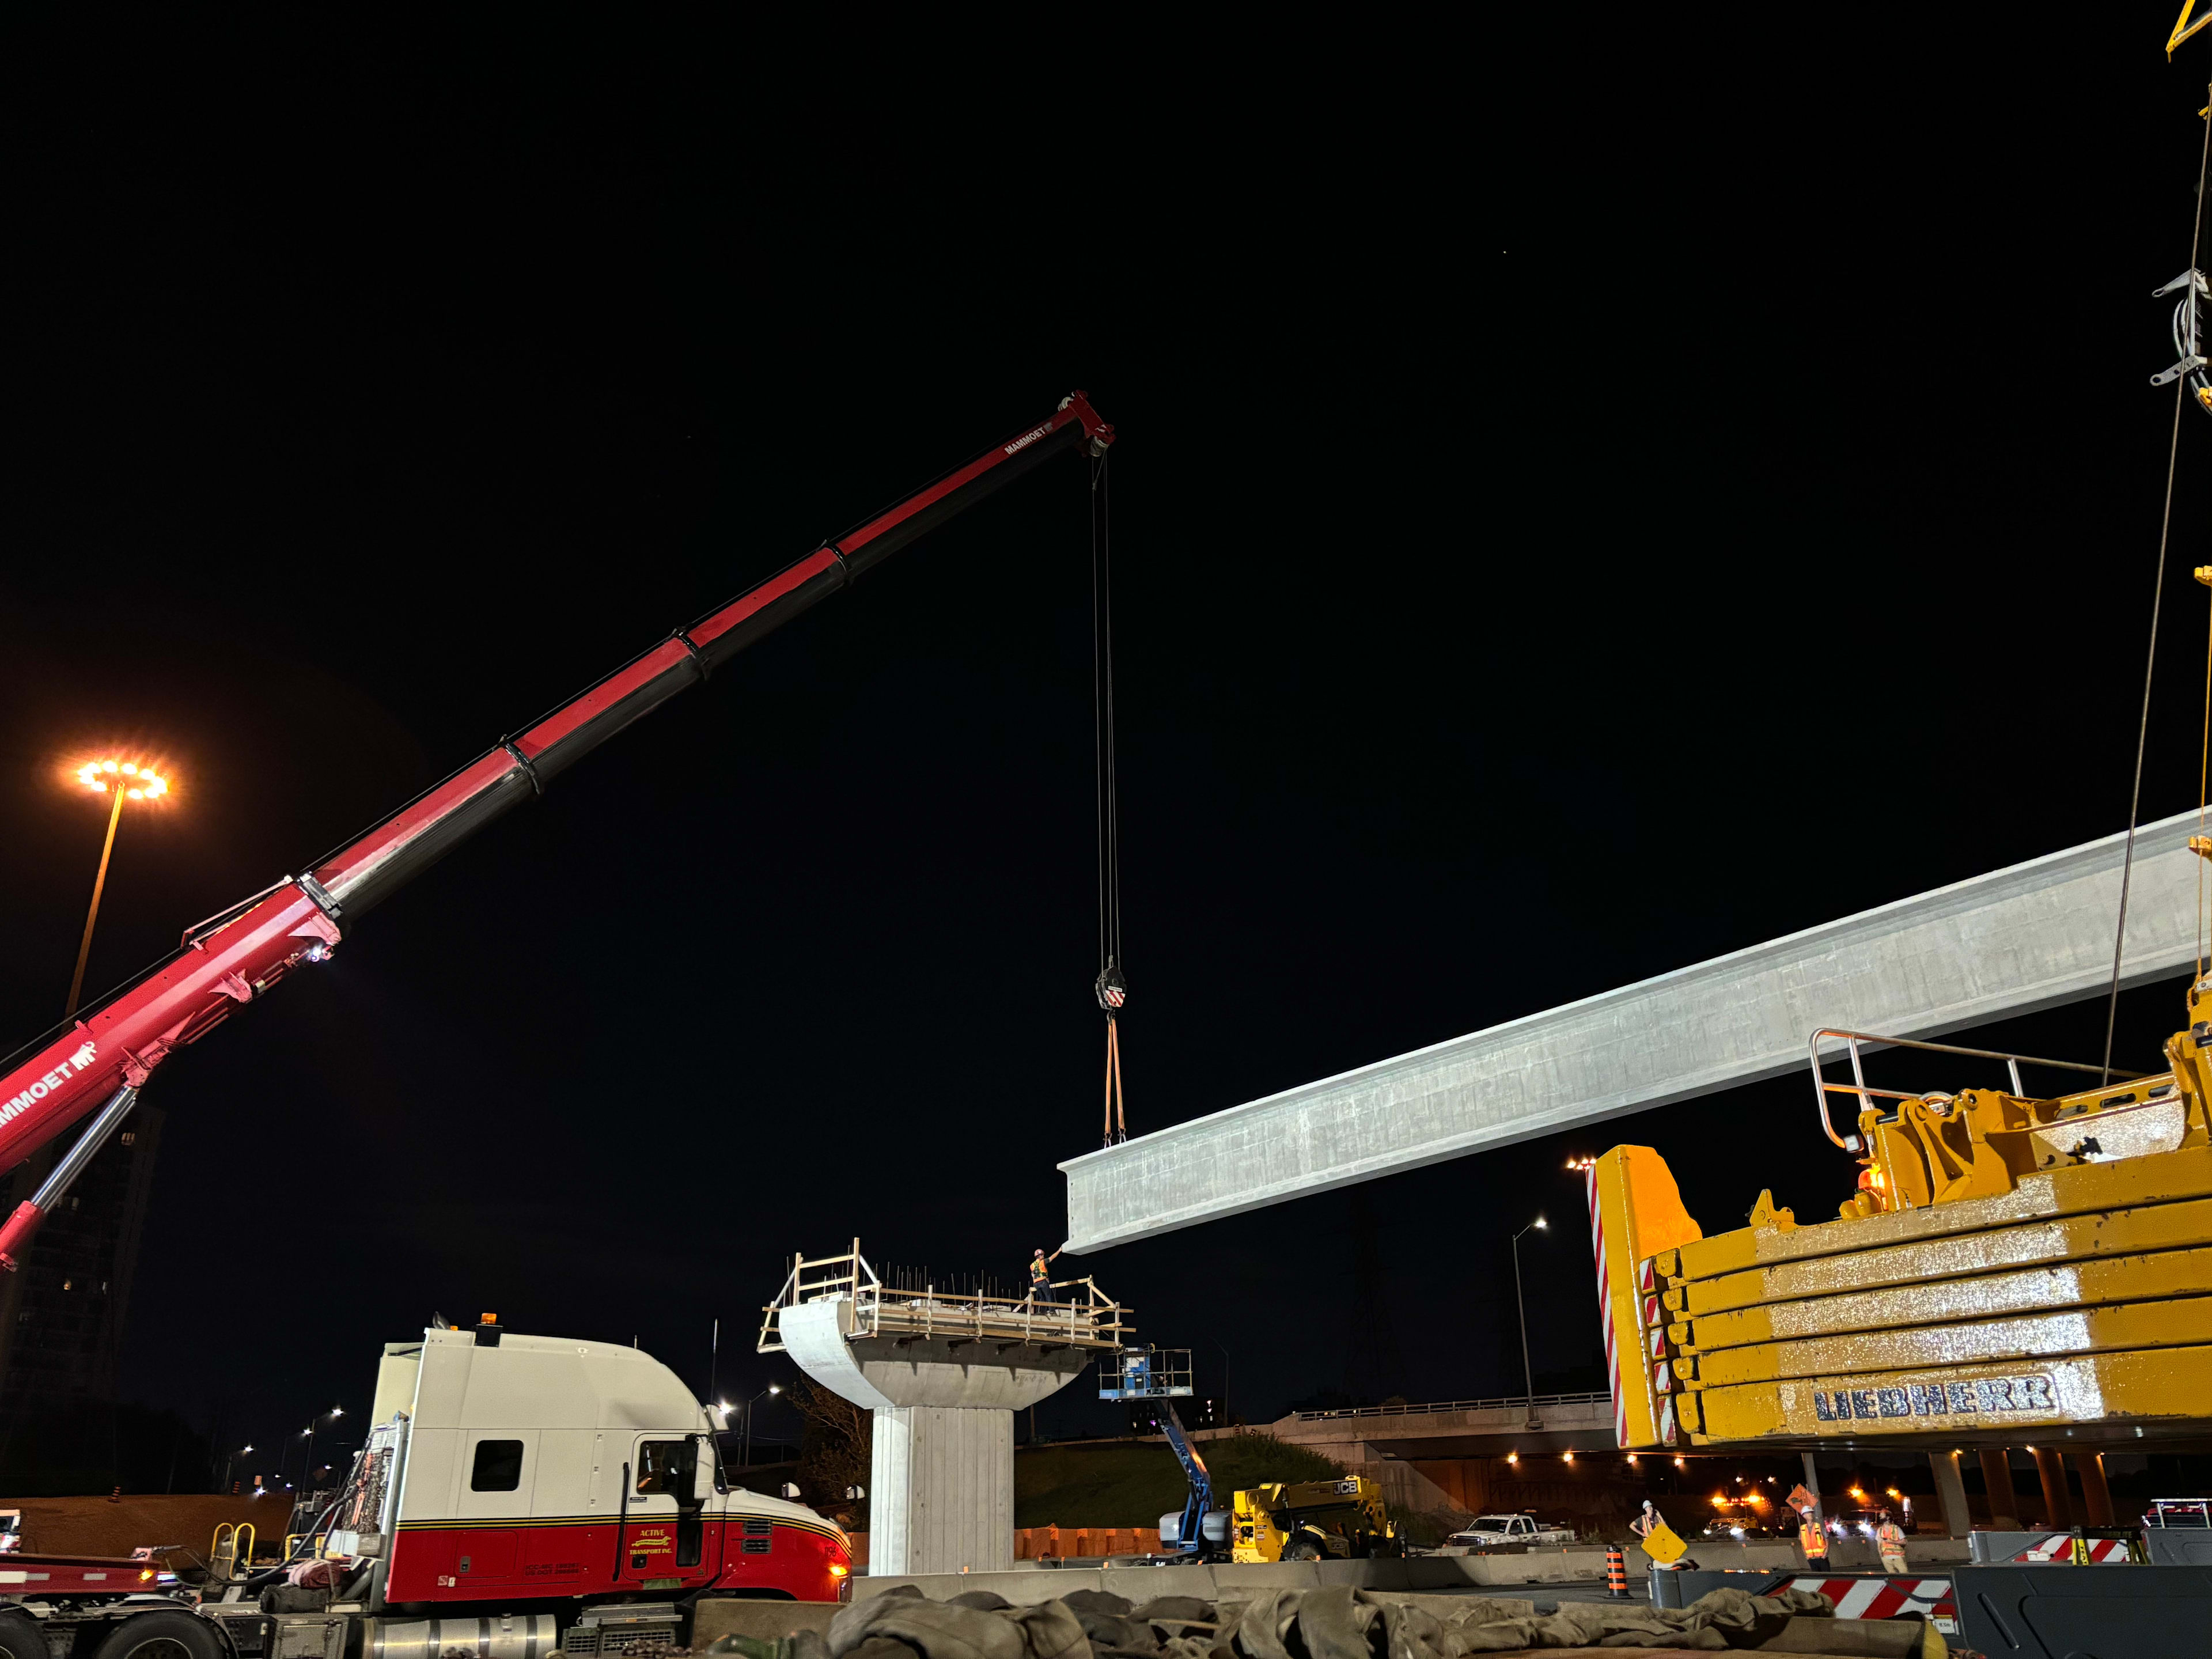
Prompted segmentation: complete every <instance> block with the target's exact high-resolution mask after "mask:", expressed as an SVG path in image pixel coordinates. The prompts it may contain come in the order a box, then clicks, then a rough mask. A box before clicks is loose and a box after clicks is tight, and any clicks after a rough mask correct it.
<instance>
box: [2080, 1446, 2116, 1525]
mask: <svg viewBox="0 0 2212 1659" xmlns="http://www.w3.org/2000/svg"><path fill="white" fill-rule="evenodd" d="M2074 1472H2075V1474H2078V1475H2080V1476H2081V1524H2082V1525H2083V1526H2085V1527H2109V1526H2111V1525H2112V1524H2113V1522H2112V1488H2111V1487H2110V1486H2106V1484H2105V1459H2104V1455H2103V1454H2102V1453H2100V1452H2091V1451H2078V1452H2075V1454H2074Z"/></svg>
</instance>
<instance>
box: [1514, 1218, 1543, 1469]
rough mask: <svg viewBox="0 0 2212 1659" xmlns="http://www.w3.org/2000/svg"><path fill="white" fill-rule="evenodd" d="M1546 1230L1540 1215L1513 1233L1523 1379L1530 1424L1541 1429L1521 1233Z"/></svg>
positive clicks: (1515, 1307)
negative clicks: (1523, 1284) (1530, 1348)
mask: <svg viewBox="0 0 2212 1659" xmlns="http://www.w3.org/2000/svg"><path fill="white" fill-rule="evenodd" d="M1530 1231H1534V1232H1542V1231H1545V1224H1544V1218H1543V1217H1541V1216H1538V1217H1537V1218H1535V1219H1534V1221H1532V1222H1530V1223H1529V1224H1528V1225H1527V1226H1526V1227H1523V1228H1522V1230H1521V1232H1519V1233H1516V1234H1514V1235H1513V1306H1514V1309H1515V1310H1516V1312H1518V1313H1519V1314H1520V1316H1521V1381H1522V1385H1523V1386H1524V1387H1525V1388H1526V1389H1528V1396H1527V1397H1528V1426H1529V1427H1530V1428H1532V1429H1541V1428H1542V1427H1543V1426H1544V1424H1543V1419H1541V1418H1539V1417H1538V1416H1537V1415H1536V1374H1535V1372H1534V1370H1531V1369H1530V1368H1529V1364H1528V1299H1527V1298H1526V1297H1523V1296H1522V1294H1521V1233H1526V1232H1530Z"/></svg>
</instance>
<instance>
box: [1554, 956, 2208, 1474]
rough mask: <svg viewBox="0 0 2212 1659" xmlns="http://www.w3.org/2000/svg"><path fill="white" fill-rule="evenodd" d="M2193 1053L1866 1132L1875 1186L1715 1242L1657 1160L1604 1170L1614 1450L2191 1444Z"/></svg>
mask: <svg viewBox="0 0 2212 1659" xmlns="http://www.w3.org/2000/svg"><path fill="white" fill-rule="evenodd" d="M2192 1002H2193V999H2192ZM2191 1014H2192V1016H2195V1015H2196V1014H2197V1009H2196V1007H2195V1006H2192V1007H2191ZM2205 1036H2212V1031H2208V1030H2207V1029H2206V1028H2205V1026H2204V1025H2203V1024H2196V1025H2194V1026H2193V1029H2192V1030H2191V1031H2190V1032H2187V1033H2185V1034H2183V1035H2182V1036H2179V1037H2177V1038H2176V1039H2175V1041H2174V1042H2173V1043H2172V1044H2171V1045H2169V1047H2168V1050H2167V1053H2168V1055H2169V1058H2170V1059H2171V1060H2172V1061H2173V1062H2174V1072H2173V1073H2171V1074H2168V1075H2167V1076H2165V1077H2160V1078H2154V1079H2142V1080H2141V1081H2139V1082H2138V1083H2136V1084H2135V1085H2132V1087H2131V1088H2129V1089H2119V1088H2100V1090H2098V1091H2094V1092H2093V1093H2092V1094H2087V1095H2083V1096H2076V1097H2068V1098H2066V1099H2063V1100H2057V1101H2029V1100H2026V1099H2023V1098H2021V1097H2013V1096H2003V1097H1985V1098H1981V1099H1977V1098H1975V1097H1972V1096H1971V1095H1962V1096H1960V1097H1946V1096H1928V1097H1917V1098H1914V1099H1911V1100H1906V1101H1903V1102H1900V1103H1899V1105H1898V1107H1897V1108H1896V1109H1895V1110H1893V1111H1892V1112H1887V1113H1877V1112H1875V1110H1873V1109H1869V1110H1868V1111H1866V1112H1865V1113H1863V1115H1862V1118H1861V1121H1860V1130H1861V1144H1862V1145H1863V1146H1865V1147H1867V1148H1869V1157H1868V1158H1866V1159H1864V1160H1863V1162H1865V1163H1866V1164H1867V1165H1868V1167H1869V1177H1868V1178H1865V1179H1863V1180H1862V1182H1861V1185H1860V1190H1859V1192H1858V1193H1857V1194H1856V1195H1855V1196H1854V1198H1853V1200H1851V1201H1850V1202H1848V1203H1846V1204H1845V1205H1844V1213H1843V1215H1842V1216H1841V1217H1840V1218H1838V1219H1837V1220H1834V1221H1830V1222H1826V1223H1822V1224H1819V1225H1809V1226H1800V1225H1798V1224H1797V1221H1796V1217H1795V1216H1794V1215H1793V1214H1792V1213H1791V1212H1790V1211H1788V1210H1786V1209H1778V1208H1777V1207H1776V1206H1774V1204H1773V1202H1772V1200H1771V1198H1770V1197H1768V1196H1767V1195H1766V1194H1761V1195H1760V1198H1759V1203H1758V1205H1757V1206H1755V1207H1754V1209H1753V1212H1752V1214H1751V1218H1750V1220H1751V1225H1748V1226H1747V1227H1742V1228H1740V1229H1738V1230H1736V1231H1733V1232H1726V1233H1720V1234H1717V1235H1715V1236H1713V1237H1705V1236H1704V1235H1703V1233H1702V1231H1701V1230H1700V1229H1699V1226H1698V1225H1697V1223H1696V1222H1695V1221H1693V1220H1692V1219H1691V1218H1690V1217H1689V1216H1688V1215H1687V1213H1686V1212H1685V1211H1684V1209H1683V1206H1682V1204H1681V1200H1680V1195H1679V1194H1678V1193H1677V1191H1676V1189H1675V1186H1674V1179H1673V1176H1672V1175H1671V1173H1670V1172H1669V1171H1668V1169H1667V1166H1666V1164H1665V1162H1664V1160H1662V1158H1660V1157H1659V1155H1658V1154H1657V1153H1656V1152H1653V1151H1652V1150H1651V1149H1650V1148H1649V1147H1641V1146H1622V1147H1616V1148H1615V1149H1613V1151H1612V1152H1608V1153H1607V1154H1606V1155H1605V1156H1604V1157H1602V1158H1598V1159H1596V1160H1595V1162H1594V1164H1593V1166H1592V1167H1591V1168H1590V1170H1589V1182H1590V1203H1591V1219H1592V1226H1593V1231H1594V1234H1595V1238H1596V1241H1597V1244H1598V1255H1599V1261H1600V1273H1601V1292H1600V1293H1601V1301H1602V1304H1603V1308H1604V1314H1605V1321H1606V1327H1607V1345H1608V1348H1609V1350H1611V1352H1612V1354H1613V1357H1614V1366H1613V1380H1614V1401H1615V1419H1616V1431H1617V1433H1618V1437H1619V1439H1620V1443H1621V1445H1623V1446H1624V1447H1628V1448H1645V1447H1663V1446H1693V1445H1703V1444H1708V1443H1722V1442H1725V1443H1745V1442H1753V1441H1764V1442H1767V1443H1775V1444H1788V1445H1812V1444H1817V1443H1820V1442H1823V1441H1833V1440H1869V1439H1883V1440H1889V1441H1893V1442H1896V1443H1900V1444H1925V1445H1929V1446H1942V1447H1953V1446H1959V1445H1972V1444H1979V1445H2006V1444H2010V1445H2017V1444H2020V1443H2021V1442H2022V1441H2023V1439H2024V1438H2032V1437H2033V1434H2032V1433H2031V1432H2030V1431H2035V1432H2037V1433H2041V1434H2047V1435H2049V1436H2050V1437H2052V1438H2061V1437H2063V1438H2066V1439H2069V1440H2072V1441H2075V1442H2076V1443H2086V1444H2097V1443H2112V1442H2116V1441H2120V1440H2130V1441H2132V1440H2136V1439H2151V1438H2160V1437H2176V1436H2183V1435H2201V1434H2202V1433H2203V1432H2204V1431H2205V1427H2206V1424H2207V1422H2208V1421H2212V1133H2208V1128H2209V1127H2212V1125H2208V1121H2207V1117H2206V1113H2205V1092H2204V1090H2203V1072H2202V1070H2201V1069H2200V1067H2201V1061H2200V1060H2199V1059H2198V1054H2197V1040H2198V1039H2199V1038H2200V1037H2205ZM1992 1143H1995V1144H1994V1146H1993V1145H1992ZM1947 1165H1948V1168H1946V1167H1945V1166H1947ZM1609 1247H1610V1249H1609Z"/></svg>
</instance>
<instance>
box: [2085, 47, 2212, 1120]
mask: <svg viewBox="0 0 2212 1659" xmlns="http://www.w3.org/2000/svg"><path fill="white" fill-rule="evenodd" d="M2189 12H2190V8H2189V7H2187V6H2184V7H2183V8H2182V9H2181V23H2177V24H2176V25H2175V26H2174V40H2175V41H2179V40H2182V39H2184V38H2185V37H2184V35H2183V33H2182V24H2185V23H2186V22H2188V21H2189ZM2199 27H2202V25H2199ZM2190 32H2191V33H2195V31H2194V30H2191V31H2190ZM2172 49H2173V42H2172V41H2170V42H2168V43H2167V46H2166V50H2167V52H2168V54H2169V55H2171V53H2172ZM2206 91H2207V94H2212V87H2208V88H2206ZM2205 109H2206V111H2207V112H2208V113H2207V114H2206V115H2204V116H2202V117H2200V119H2202V120H2203V122H2204V144H2203V154H2202V155H2200V156H2199V158H2198V160H2197V218H2196V222H2194V223H2193V224H2192V225H2191V227H2190V231H2189V264H2188V266H2187V267H2186V268H2185V270H2183V271H2182V273H2181V275H2180V276H2177V277H2175V278H2174V279H2173V280H2172V282H2170V283H2167V284H2166V286H2165V287H2164V288H2162V289H2159V290H2158V294H2159V295H2165V294H2171V293H2172V292H2174V291H2175V290H2176V289H2179V291H2180V294H2181V299H2180V301H2179V304H2177V305H2176V306H2175V307H2174V313H2173V330H2174V343H2175V344H2176V345H2177V346H2178V347H2179V348H2180V349H2181V353H2182V356H2181V360H2180V361H2179V362H2177V363H2175V364H2174V366H2173V367H2172V368H2169V369H2166V370H2165V371H2164V372H2162V373H2160V374H2154V375H2152V376H2151V381H2150V383H2151V384H2152V385H2153V386H2164V385H2166V384H2167V383H2168V382H2169V381H2171V382H2172V386H2173V435H2172V438H2171V439H2170V440H2169V441H2167V444H2166V507H2165V510H2164V512H2163V513H2161V514H2160V519H2159V521H2158V571H2157V574H2156V575H2155V576H2154V578H2153V579H2152V582H2151V590H2150V647H2149V648H2148V650H2147V651H2146V652H2145V653H2143V694H2142V720H2141V721H2140V722H2139V723H2138V725H2137V726H2136V775H2135V783H2134V786H2133V787H2132V789H2131V790H2130V793H2129V796H2128V841H2127V850H2126V852H2125V853H2124V854H2123V855H2122V857H2121V860H2120V919H2119V925H2118V927H2116V928H2115V929H2114V930H2113V933H2112V990H2111V991H2110V992H2109V993H2108V994H2107V995H2106V999H2105V1063H2104V1070H2103V1073H2102V1074H2101V1075H2102V1079H2103V1081H2104V1082H2106V1083H2110V1082H2111V1081H2112V1028H2113V1026H2114V1025H2115V1024H2117V1023H2118V1019H2119V1017H2120V957H2121V955H2122V953H2123V952H2124V951H2125V950H2126V948H2127V942H2128V888H2129V884H2130V881H2131V880H2132V878H2133V877H2134V875H2135V866H2136V821H2137V819H2138V817H2140V815H2141V811H2142V775H2143V748H2144V745H2145V744H2147V743H2148V741H2149V740H2150V688H2151V671H2152V670H2153V669H2154V668H2155V667H2156V666H2157V665H2158V611H2159V601H2160V599H2163V598H2164V597H2165V594H2166V542H2167V539H2168V538H2169V536H2170V534H2171V532H2172V529H2173V475H2174V468H2175V463H2176V462H2177V461H2178V460H2179V458H2180V454H2181V405H2182V402H2183V400H2184V399H2185V398H2186V397H2187V396H2188V395H2189V393H2190V390H2191V380H2192V379H2194V380H2195V381H2196V382H2197V391H2198V393H2199V396H2198V398H2197V401H2198V402H2199V403H2200V404H2203V407H2204V408H2205V409H2207V410H2212V386H2207V385H2206V384H2205V382H2204V379H2203V374H2202V373H2201V371H2202V370H2203V368H2205V366H2206V365H2205V359H2204V356H2203V350H2202V347H2201V343H2200V342H2201V339H2202V337H2201V336H2200V335H2199V334H2198V332H2197V328H2198V320H2199V308H2198V304H2197V301H2199V300H2200V299H2201V298H2202V297H2203V295H2205V294H2206V292H2207V289H2206V284H2205V281H2204V276H2203V271H2202V270H2201V269H2200V268H2199V263H2198V262H2199V261H2200V260H2201V259H2202V258H2203V249H2204V195H2205V186H2206V185H2207V183H2208V182H2212V95H2209V96H2208V98H2207V100H2206V104H2205ZM2152 297H2154V298H2156V297H2157V295H2153V296H2152ZM2198 839H2199V840H2202V839H2203V837H2202V836H2199V837H2198ZM2200 856H2201V855H2200Z"/></svg>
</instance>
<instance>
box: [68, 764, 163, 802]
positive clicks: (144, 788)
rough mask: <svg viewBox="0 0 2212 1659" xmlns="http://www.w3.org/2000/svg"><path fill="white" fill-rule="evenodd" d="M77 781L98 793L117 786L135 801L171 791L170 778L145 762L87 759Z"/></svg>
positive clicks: (79, 768)
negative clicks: (126, 780)
mask: <svg viewBox="0 0 2212 1659" xmlns="http://www.w3.org/2000/svg"><path fill="white" fill-rule="evenodd" d="M125 779H128V780H129V781H128V782H125ZM76 781H78V782H79V783H81V784H82V785H83V786H84V787H86V788H88V789H89V790H91V791H93V792H94V793H95V794H101V795H104V794H106V793H107V792H108V791H109V790H110V789H115V790H118V791H120V792H121V793H123V794H125V795H126V796H128V797H129V798H130V799H132V800H153V799H158V798H159V797H161V796H162V795H166V794H167V793H169V780H168V779H167V778H165V777H163V776H162V775H161V773H160V772H159V771H158V770H157V769H155V767H154V766H153V765H152V764H151V763H149V762H143V761H113V760H97V761H87V762H86V763H84V764H83V765H82V766H80V767H78V768H77V769H76Z"/></svg>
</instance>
